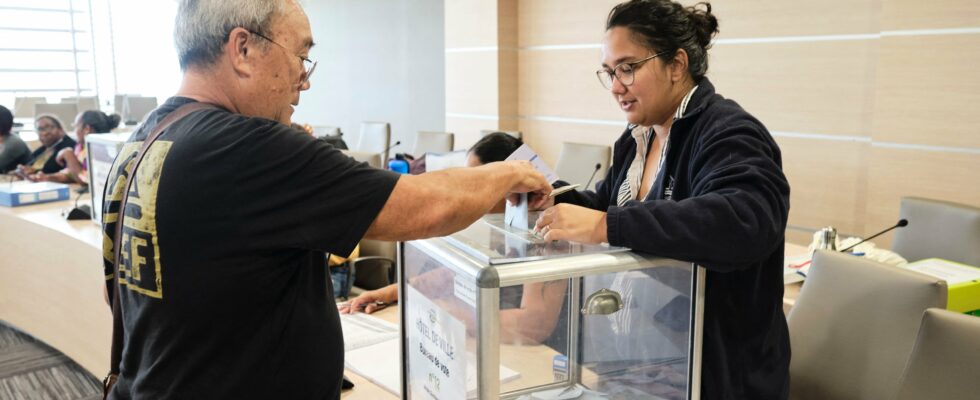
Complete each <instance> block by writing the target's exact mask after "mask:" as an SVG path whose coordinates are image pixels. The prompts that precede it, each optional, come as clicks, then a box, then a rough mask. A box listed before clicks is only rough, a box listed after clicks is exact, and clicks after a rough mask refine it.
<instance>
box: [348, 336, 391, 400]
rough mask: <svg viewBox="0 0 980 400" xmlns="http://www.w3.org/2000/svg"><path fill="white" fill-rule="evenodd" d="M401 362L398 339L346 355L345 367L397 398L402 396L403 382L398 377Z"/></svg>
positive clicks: (349, 352)
mask: <svg viewBox="0 0 980 400" xmlns="http://www.w3.org/2000/svg"><path fill="white" fill-rule="evenodd" d="M400 361H401V353H400V352H399V351H398V340H397V339H392V340H388V341H384V342H381V343H377V344H374V345H371V346H367V347H362V348H359V349H357V350H353V351H347V352H346V354H344V366H346V367H347V368H350V370H351V371H354V373H355V374H358V375H360V376H362V377H364V379H367V380H369V381H371V382H373V383H374V384H375V385H378V386H380V387H381V388H383V389H385V390H387V391H389V392H391V393H393V394H395V395H396V396H398V395H400V394H401V380H400V378H399V376H398V374H399V370H398V365H399V363H400Z"/></svg>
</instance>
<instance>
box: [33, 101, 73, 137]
mask: <svg viewBox="0 0 980 400" xmlns="http://www.w3.org/2000/svg"><path fill="white" fill-rule="evenodd" d="M41 114H51V115H54V116H56V117H58V119H59V120H61V125H62V128H64V129H65V132H68V133H70V132H71V131H72V130H73V129H75V117H76V116H77V115H78V104H75V103H38V104H35V105H34V116H35V117H37V116H38V115H41Z"/></svg>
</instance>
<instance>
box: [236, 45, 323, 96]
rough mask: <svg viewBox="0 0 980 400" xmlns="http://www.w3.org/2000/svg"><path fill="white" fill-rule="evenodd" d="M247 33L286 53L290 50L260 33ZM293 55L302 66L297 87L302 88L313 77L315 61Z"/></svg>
mask: <svg viewBox="0 0 980 400" xmlns="http://www.w3.org/2000/svg"><path fill="white" fill-rule="evenodd" d="M249 33H251V34H253V35H255V36H258V37H260V38H262V39H265V40H268V41H269V42H271V43H272V44H274V45H276V46H279V47H282V49H283V50H286V52H287V53H289V52H290V50H289V49H287V48H286V46H283V45H281V44H279V43H278V42H276V41H275V40H272V39H269V38H268V37H267V36H265V35H263V34H261V33H258V32H252V31H249ZM294 55H295V56H296V57H299V59H300V61H301V62H302V64H303V79H302V80H300V81H299V85H300V86H303V84H304V83H306V82H308V81H309V80H310V75H313V71H314V70H316V61H313V60H311V59H309V58H306V57H303V56H301V55H299V54H294Z"/></svg>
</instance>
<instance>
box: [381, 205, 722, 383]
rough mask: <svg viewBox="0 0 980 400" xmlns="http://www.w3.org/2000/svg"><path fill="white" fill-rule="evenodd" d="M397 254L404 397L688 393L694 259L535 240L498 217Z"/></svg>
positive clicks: (696, 316) (696, 328) (694, 354)
mask: <svg viewBox="0 0 980 400" xmlns="http://www.w3.org/2000/svg"><path fill="white" fill-rule="evenodd" d="M529 217H530V220H531V221H533V220H534V217H535V216H534V215H533V214H532V215H530V216H529ZM400 258H401V268H400V270H399V274H400V276H399V278H400V279H399V285H400V287H399V289H400V292H399V293H400V301H401V309H400V313H401V322H402V323H401V329H402V340H403V343H402V346H401V348H402V353H403V354H402V357H403V358H402V359H403V360H404V363H403V366H402V393H403V394H404V396H403V397H404V398H407V399H412V400H419V399H440V400H441V399H497V398H502V399H520V400H525V399H526V400H531V399H672V400H673V399H697V398H698V397H699V396H698V395H699V392H700V389H699V377H700V344H701V338H700V334H701V329H700V325H701V314H702V310H701V307H703V301H702V297H701V296H702V293H703V291H702V290H700V288H701V287H703V280H704V279H703V276H704V275H703V272H702V269H701V268H699V267H697V266H696V265H693V264H691V263H689V262H681V261H676V260H670V259H664V258H657V257H653V256H649V255H645V254H640V253H635V252H631V251H630V250H629V249H626V248H620V247H613V246H608V245H585V244H578V243H570V242H567V241H552V242H545V241H544V240H542V239H540V238H539V237H537V236H535V235H534V234H532V233H530V232H528V231H527V230H526V229H523V230H522V229H518V228H513V227H511V226H508V224H505V223H504V217H503V215H488V216H486V217H484V218H483V219H482V220H480V221H477V222H476V223H474V224H473V225H471V226H470V227H469V228H467V229H465V230H463V231H460V232H458V233H456V234H453V235H451V236H448V237H442V238H433V239H426V240H418V241H412V242H407V243H405V245H404V247H403V248H402V249H401V254H400Z"/></svg>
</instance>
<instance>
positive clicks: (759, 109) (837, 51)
mask: <svg viewBox="0 0 980 400" xmlns="http://www.w3.org/2000/svg"><path fill="white" fill-rule="evenodd" d="M877 47H878V43H877V41H875V40H848V41H825V42H807V43H759V44H738V45H718V46H715V47H714V48H713V49H711V51H710V53H709V54H710V56H709V57H710V58H709V67H708V77H709V78H710V79H711V81H712V83H714V84H715V87H716V89H717V91H718V92H719V93H721V94H722V95H724V96H725V97H728V98H731V99H734V100H735V101H737V102H738V103H739V104H741V105H742V107H744V108H745V109H746V110H748V111H749V112H750V113H752V114H753V115H755V116H756V117H757V118H759V119H760V120H761V121H762V122H763V123H764V124H765V125H766V126H767V127H768V128H769V129H770V130H773V131H790V132H806V133H821V134H830V135H849V136H869V135H870V131H871V126H870V125H871V113H872V109H873V107H874V98H873V95H874V79H873V77H874V74H875V61H876V59H877Z"/></svg>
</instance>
